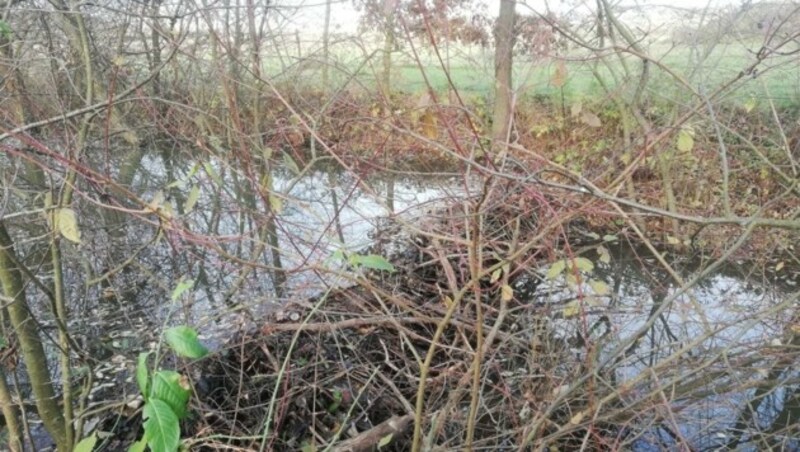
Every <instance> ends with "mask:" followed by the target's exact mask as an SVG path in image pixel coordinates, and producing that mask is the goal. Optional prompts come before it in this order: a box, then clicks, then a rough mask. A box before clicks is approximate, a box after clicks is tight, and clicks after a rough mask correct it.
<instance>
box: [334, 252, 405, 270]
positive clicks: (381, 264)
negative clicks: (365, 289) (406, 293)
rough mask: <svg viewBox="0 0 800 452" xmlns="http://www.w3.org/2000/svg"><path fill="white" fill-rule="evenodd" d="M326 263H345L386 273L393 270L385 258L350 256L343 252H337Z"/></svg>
mask: <svg viewBox="0 0 800 452" xmlns="http://www.w3.org/2000/svg"><path fill="white" fill-rule="evenodd" d="M328 261H329V262H330V261H339V262H341V261H347V263H348V264H350V266H352V267H354V268H356V269H361V268H367V269H370V270H381V271H387V272H390V273H391V272H394V271H395V268H394V265H392V263H391V262H389V261H388V260H386V258H385V257H383V256H379V255H377V254H366V255H364V254H350V255H345V253H344V251H342V250H337V251H335V252H334V253H333V254H331V257H329V258H328Z"/></svg>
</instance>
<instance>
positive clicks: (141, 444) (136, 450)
mask: <svg viewBox="0 0 800 452" xmlns="http://www.w3.org/2000/svg"><path fill="white" fill-rule="evenodd" d="M145 447H147V437H142V439H140V440H139V441H136V442H135V443H133V444H131V447H129V448H128V452H144V448H145Z"/></svg>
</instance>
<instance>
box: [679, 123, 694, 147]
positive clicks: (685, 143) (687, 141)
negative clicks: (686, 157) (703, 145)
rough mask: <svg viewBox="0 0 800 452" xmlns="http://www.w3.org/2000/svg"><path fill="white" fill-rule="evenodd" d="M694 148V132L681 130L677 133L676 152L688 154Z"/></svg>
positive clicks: (689, 129)
mask: <svg viewBox="0 0 800 452" xmlns="http://www.w3.org/2000/svg"><path fill="white" fill-rule="evenodd" d="M692 148H694V130H693V129H691V128H682V129H681V131H680V132H678V150H679V151H681V152H689V151H691V150H692Z"/></svg>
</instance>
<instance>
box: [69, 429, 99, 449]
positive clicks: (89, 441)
mask: <svg viewBox="0 0 800 452" xmlns="http://www.w3.org/2000/svg"><path fill="white" fill-rule="evenodd" d="M95 444H97V433H92V434H91V435H89V436H87V437H86V438H83V439H82V440H80V442H78V444H76V445H75V448H74V449H73V452H92V451H93V450H94V446H95Z"/></svg>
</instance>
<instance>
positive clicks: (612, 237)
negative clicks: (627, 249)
mask: <svg viewBox="0 0 800 452" xmlns="http://www.w3.org/2000/svg"><path fill="white" fill-rule="evenodd" d="M617 240H619V238H618V237H617V236H616V235H613V234H606V235H604V236H603V241H605V242H616V241H617Z"/></svg>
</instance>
